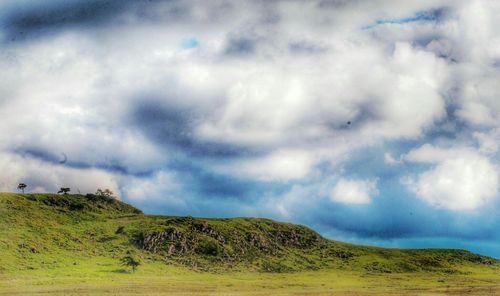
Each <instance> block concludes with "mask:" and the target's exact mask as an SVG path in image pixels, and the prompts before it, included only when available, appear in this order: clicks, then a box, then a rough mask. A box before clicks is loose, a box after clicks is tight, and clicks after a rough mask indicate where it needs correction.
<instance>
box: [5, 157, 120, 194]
mask: <svg viewBox="0 0 500 296" xmlns="http://www.w3.org/2000/svg"><path fill="white" fill-rule="evenodd" d="M0 171H2V172H8V174H4V175H3V176H2V179H1V182H0V191H4V192H5V191H7V192H9V191H14V190H15V188H16V186H17V183H20V182H23V183H26V184H27V185H28V187H27V189H26V191H27V192H57V191H58V190H59V188H60V187H70V188H71V190H72V192H74V193H78V192H81V193H88V192H95V190H96V189H97V188H108V189H110V190H111V191H113V192H115V193H118V194H119V192H120V191H119V190H118V188H119V187H118V178H117V177H116V176H114V175H113V174H110V173H108V172H106V171H103V170H99V169H83V170H82V169H75V168H71V167H66V166H63V165H57V164H51V163H47V162H44V161H42V160H38V159H33V158H29V157H22V156H19V155H16V154H9V153H0Z"/></svg>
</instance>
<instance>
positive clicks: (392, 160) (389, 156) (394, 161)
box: [384, 152, 401, 165]
mask: <svg viewBox="0 0 500 296" xmlns="http://www.w3.org/2000/svg"><path fill="white" fill-rule="evenodd" d="M384 163H386V164H388V165H396V164H400V163H401V160H399V159H395V158H394V156H392V154H391V153H389V152H385V153H384Z"/></svg>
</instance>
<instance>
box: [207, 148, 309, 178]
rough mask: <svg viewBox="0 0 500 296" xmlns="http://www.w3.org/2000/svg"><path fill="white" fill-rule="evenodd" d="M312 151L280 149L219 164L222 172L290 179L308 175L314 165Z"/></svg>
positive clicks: (254, 176)
mask: <svg viewBox="0 0 500 296" xmlns="http://www.w3.org/2000/svg"><path fill="white" fill-rule="evenodd" d="M314 162H315V160H314V157H312V156H311V154H310V153H306V152H303V151H293V150H278V151H276V152H273V153H272V154H270V155H267V156H264V157H258V158H248V159H244V160H237V161H235V162H232V163H229V165H219V166H216V169H217V170H218V171H219V172H221V173H226V174H230V175H234V176H240V177H247V178H253V179H257V180H260V181H289V180H296V179H301V178H304V177H306V176H307V174H308V173H309V172H310V171H311V169H312V167H313V165H314Z"/></svg>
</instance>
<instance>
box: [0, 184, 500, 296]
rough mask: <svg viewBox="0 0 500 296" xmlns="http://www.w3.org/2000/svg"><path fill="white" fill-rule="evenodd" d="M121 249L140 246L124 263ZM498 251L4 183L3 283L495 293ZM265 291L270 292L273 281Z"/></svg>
mask: <svg viewBox="0 0 500 296" xmlns="http://www.w3.org/2000/svg"><path fill="white" fill-rule="evenodd" d="M126 255H132V256H134V257H136V258H139V259H140V261H141V265H140V266H139V268H138V270H137V271H136V272H131V271H130V270H129V269H128V268H127V267H124V266H122V265H121V262H120V259H121V258H122V257H124V256H126ZM499 283H500V264H499V262H498V260H496V259H493V258H489V257H484V256H480V255H476V254H473V253H470V252H468V251H464V250H445V249H422V250H409V249H406V250H404V249H384V248H375V247H366V246H356V245H352V244H347V243H342V242H338V241H332V240H327V239H324V238H323V237H321V236H320V235H318V234H317V233H316V232H314V231H312V230H310V229H308V228H306V227H304V226H300V225H293V224H288V223H280V222H275V221H272V220H268V219H254V218H233V219H205V218H192V217H165V216H151V215H144V214H142V213H140V211H138V210H137V209H135V208H133V207H132V206H129V205H127V204H124V203H121V202H119V201H116V200H114V199H109V198H105V197H98V196H92V195H88V196H82V195H68V196H57V195H54V194H13V193H0V294H4V295H12V294H16V293H17V294H20V295H21V294H22V295H25V294H36V293H42V292H45V293H48V292H50V293H51V294H60V295H68V294H110V295H113V294H120V295H124V294H130V295H134V294H138V293H143V294H147V295H160V294H164V295H172V294H173V295H191V294H201V295H207V294H217V295H219V294H227V295H229V294H231V295H233V294H242V295H269V294H270V293H271V294H273V295H289V294H300V295H304V294H310V295H321V294H324V295H328V294H332V293H335V294H340V295H341V294H350V293H357V294H358V295H364V294H366V295H373V294H380V295H387V294H401V293H402V292H403V291H404V293H405V294H409V295H426V294H429V295H431V294H432V295H445V294H464V293H468V294H477V295H494V294H495V293H496V294H498V293H500V284H499ZM270 291H271V292H270Z"/></svg>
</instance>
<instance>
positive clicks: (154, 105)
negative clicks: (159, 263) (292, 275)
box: [0, 0, 500, 257]
mask: <svg viewBox="0 0 500 296" xmlns="http://www.w3.org/2000/svg"><path fill="white" fill-rule="evenodd" d="M499 14H500V1H494V0H472V1H469V0H467V1H466V0H464V1H459V0H456V1H455V0H454V1H451V0H450V1H447V0H441V1H437V0H436V1H434V0H428V1H425V0H424V1H420V0H419V1H386V0H375V1H374V0H366V1H363V0H353V1H346V0H332V1H327V0H325V1H320V0H317V1H263V0H262V1H215V0H214V1H188V0H183V1H175V0H171V1H154V0H150V1H146V0H85V1H83V0H82V1H80V0H71V1H68V0H46V1H35V0H3V1H1V2H0V25H1V26H0V69H1V72H0V75H1V76H0V191H14V190H15V189H16V186H17V184H18V183H19V182H25V183H27V184H28V188H27V189H28V191H30V192H46V191H48V192H54V191H56V190H57V189H58V188H59V187H61V186H67V187H71V189H72V191H73V192H78V191H80V192H82V193H86V192H94V191H95V190H96V189H97V188H110V189H111V190H113V191H114V192H117V193H118V194H119V195H120V197H121V198H122V199H123V200H124V201H126V202H129V203H131V204H133V205H135V206H137V207H139V208H141V209H143V210H144V211H145V212H147V213H156V214H166V215H192V216H208V217H232V216H258V217H270V218H274V219H278V220H282V221H291V222H295V223H302V224H305V225H308V226H310V227H312V228H314V229H316V230H318V231H319V232H321V233H322V234H323V235H325V236H327V237H330V238H335V239H339V240H345V241H350V242H355V243H363V244H375V245H380V246H390V247H454V248H467V249H470V250H473V251H476V252H480V253H483V254H488V255H493V256H496V257H500V218H499V216H500V188H499V187H500V184H499V183H500V18H498V15H499ZM66 158H67V161H65V162H64V160H65V159H66Z"/></svg>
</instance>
